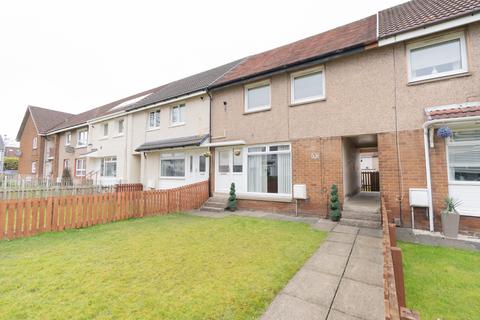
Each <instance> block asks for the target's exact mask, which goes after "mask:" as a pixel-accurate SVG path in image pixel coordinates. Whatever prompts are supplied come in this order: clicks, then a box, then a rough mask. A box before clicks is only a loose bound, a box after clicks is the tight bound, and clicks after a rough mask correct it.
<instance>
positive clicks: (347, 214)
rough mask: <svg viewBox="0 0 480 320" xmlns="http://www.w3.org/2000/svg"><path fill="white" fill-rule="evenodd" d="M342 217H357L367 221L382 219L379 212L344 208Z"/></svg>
mask: <svg viewBox="0 0 480 320" xmlns="http://www.w3.org/2000/svg"><path fill="white" fill-rule="evenodd" d="M342 218H346V219H357V220H367V221H380V220H381V217H380V214H379V213H370V212H361V211H360V212H359V211H351V210H342Z"/></svg>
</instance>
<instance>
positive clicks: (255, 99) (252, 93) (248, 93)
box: [245, 81, 270, 112]
mask: <svg viewBox="0 0 480 320" xmlns="http://www.w3.org/2000/svg"><path fill="white" fill-rule="evenodd" d="M268 109H270V82H269V81H262V82H257V83H253V84H250V85H247V86H245V112H255V111H262V110H268Z"/></svg>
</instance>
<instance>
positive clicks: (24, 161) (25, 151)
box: [18, 115, 45, 176]
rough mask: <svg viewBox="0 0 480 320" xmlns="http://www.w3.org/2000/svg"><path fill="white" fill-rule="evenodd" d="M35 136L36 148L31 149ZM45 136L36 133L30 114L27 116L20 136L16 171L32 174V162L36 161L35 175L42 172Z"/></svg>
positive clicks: (39, 174)
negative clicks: (19, 151)
mask: <svg viewBox="0 0 480 320" xmlns="http://www.w3.org/2000/svg"><path fill="white" fill-rule="evenodd" d="M35 136H37V149H33V138H34V137H35ZM44 148H45V138H44V137H41V136H38V135H37V129H36V128H35V125H34V123H33V120H32V118H31V116H30V115H29V116H28V119H27V122H26V124H25V128H24V129H23V132H22V136H21V137H20V150H21V153H22V154H21V156H20V158H19V160H18V173H20V174H24V175H32V162H33V161H36V162H37V173H36V176H42V174H43V158H44Z"/></svg>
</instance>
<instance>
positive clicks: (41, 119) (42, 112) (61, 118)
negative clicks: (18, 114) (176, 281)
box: [17, 106, 73, 140]
mask: <svg viewBox="0 0 480 320" xmlns="http://www.w3.org/2000/svg"><path fill="white" fill-rule="evenodd" d="M28 115H31V117H32V120H33V123H34V124H35V127H36V128H37V133H38V134H46V133H47V132H48V130H50V129H51V128H53V127H55V126H56V125H59V124H61V123H63V122H65V121H66V120H67V119H69V118H71V117H72V116H73V114H71V113H67V112H62V111H56V110H51V109H46V108H40V107H35V106H28V107H27V110H26V111H25V115H24V116H23V121H22V124H21V125H20V129H19V130H18V133H17V140H20V138H21V135H22V132H23V129H24V128H25V125H26V123H27V119H28Z"/></svg>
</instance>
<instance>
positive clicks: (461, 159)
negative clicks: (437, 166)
mask: <svg viewBox="0 0 480 320" xmlns="http://www.w3.org/2000/svg"><path fill="white" fill-rule="evenodd" d="M448 173H449V174H448V176H449V182H450V183H457V184H465V183H467V184H476V185H479V186H480V129H478V128H471V129H464V130H454V132H453V135H452V137H451V138H450V139H449V141H448Z"/></svg>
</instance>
